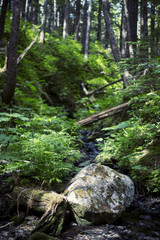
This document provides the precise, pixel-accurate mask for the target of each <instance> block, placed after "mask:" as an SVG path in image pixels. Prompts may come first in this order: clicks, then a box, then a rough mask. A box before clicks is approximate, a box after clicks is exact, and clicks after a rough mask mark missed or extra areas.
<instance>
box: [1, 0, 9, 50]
mask: <svg viewBox="0 0 160 240" xmlns="http://www.w3.org/2000/svg"><path fill="white" fill-rule="evenodd" d="M8 2H9V0H3V4H2V9H1V15H0V46H1V45H2V39H3V35H4V25H5V19H6V12H7V6H8Z"/></svg>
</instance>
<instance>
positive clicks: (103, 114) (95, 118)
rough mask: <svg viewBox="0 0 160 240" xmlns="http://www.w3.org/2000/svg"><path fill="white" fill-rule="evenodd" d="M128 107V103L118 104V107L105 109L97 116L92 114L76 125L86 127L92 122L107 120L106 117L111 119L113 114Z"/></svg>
mask: <svg viewBox="0 0 160 240" xmlns="http://www.w3.org/2000/svg"><path fill="white" fill-rule="evenodd" d="M128 106H129V103H128V102H127V103H123V104H120V105H118V106H116V107H113V108H110V109H107V110H105V111H103V112H100V113H98V114H94V115H92V116H90V117H87V118H85V119H82V120H80V121H78V122H77V124H80V125H83V126H84V125H88V124H90V123H93V122H97V121H99V120H101V119H104V118H107V117H111V116H113V115H114V114H116V113H118V112H121V111H123V110H125V109H126V108H127V107H128Z"/></svg>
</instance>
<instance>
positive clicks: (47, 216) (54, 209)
mask: <svg viewBox="0 0 160 240" xmlns="http://www.w3.org/2000/svg"><path fill="white" fill-rule="evenodd" d="M13 199H14V202H13V205H14V206H15V205H17V215H19V209H20V207H21V206H23V208H24V207H25V208H26V214H27V215H28V213H29V211H31V210H32V211H34V212H36V213H39V214H43V215H42V217H41V219H40V220H39V222H38V224H37V226H36V228H35V229H34V230H33V233H34V232H36V231H39V232H44V233H48V232H49V233H51V234H52V235H53V236H56V235H58V234H60V232H61V231H62V229H63V227H64V221H65V217H66V212H67V206H68V204H67V201H66V198H65V197H64V195H63V194H58V193H55V192H51V191H43V190H39V189H31V188H27V189H26V188H23V187H16V188H15V189H14V192H13Z"/></svg>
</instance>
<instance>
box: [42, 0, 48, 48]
mask: <svg viewBox="0 0 160 240" xmlns="http://www.w3.org/2000/svg"><path fill="white" fill-rule="evenodd" d="M47 5H48V0H46V1H45V3H44V5H43V17H42V27H41V33H40V42H41V43H42V44H44V43H45V32H46V19H47Z"/></svg>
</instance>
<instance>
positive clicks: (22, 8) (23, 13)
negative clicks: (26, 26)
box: [21, 0, 26, 20]
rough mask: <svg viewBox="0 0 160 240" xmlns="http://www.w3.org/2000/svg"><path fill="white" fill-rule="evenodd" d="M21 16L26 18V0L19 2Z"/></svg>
mask: <svg viewBox="0 0 160 240" xmlns="http://www.w3.org/2000/svg"><path fill="white" fill-rule="evenodd" d="M21 17H22V18H23V20H25V18H26V0H23V1H22V3H21Z"/></svg>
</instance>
